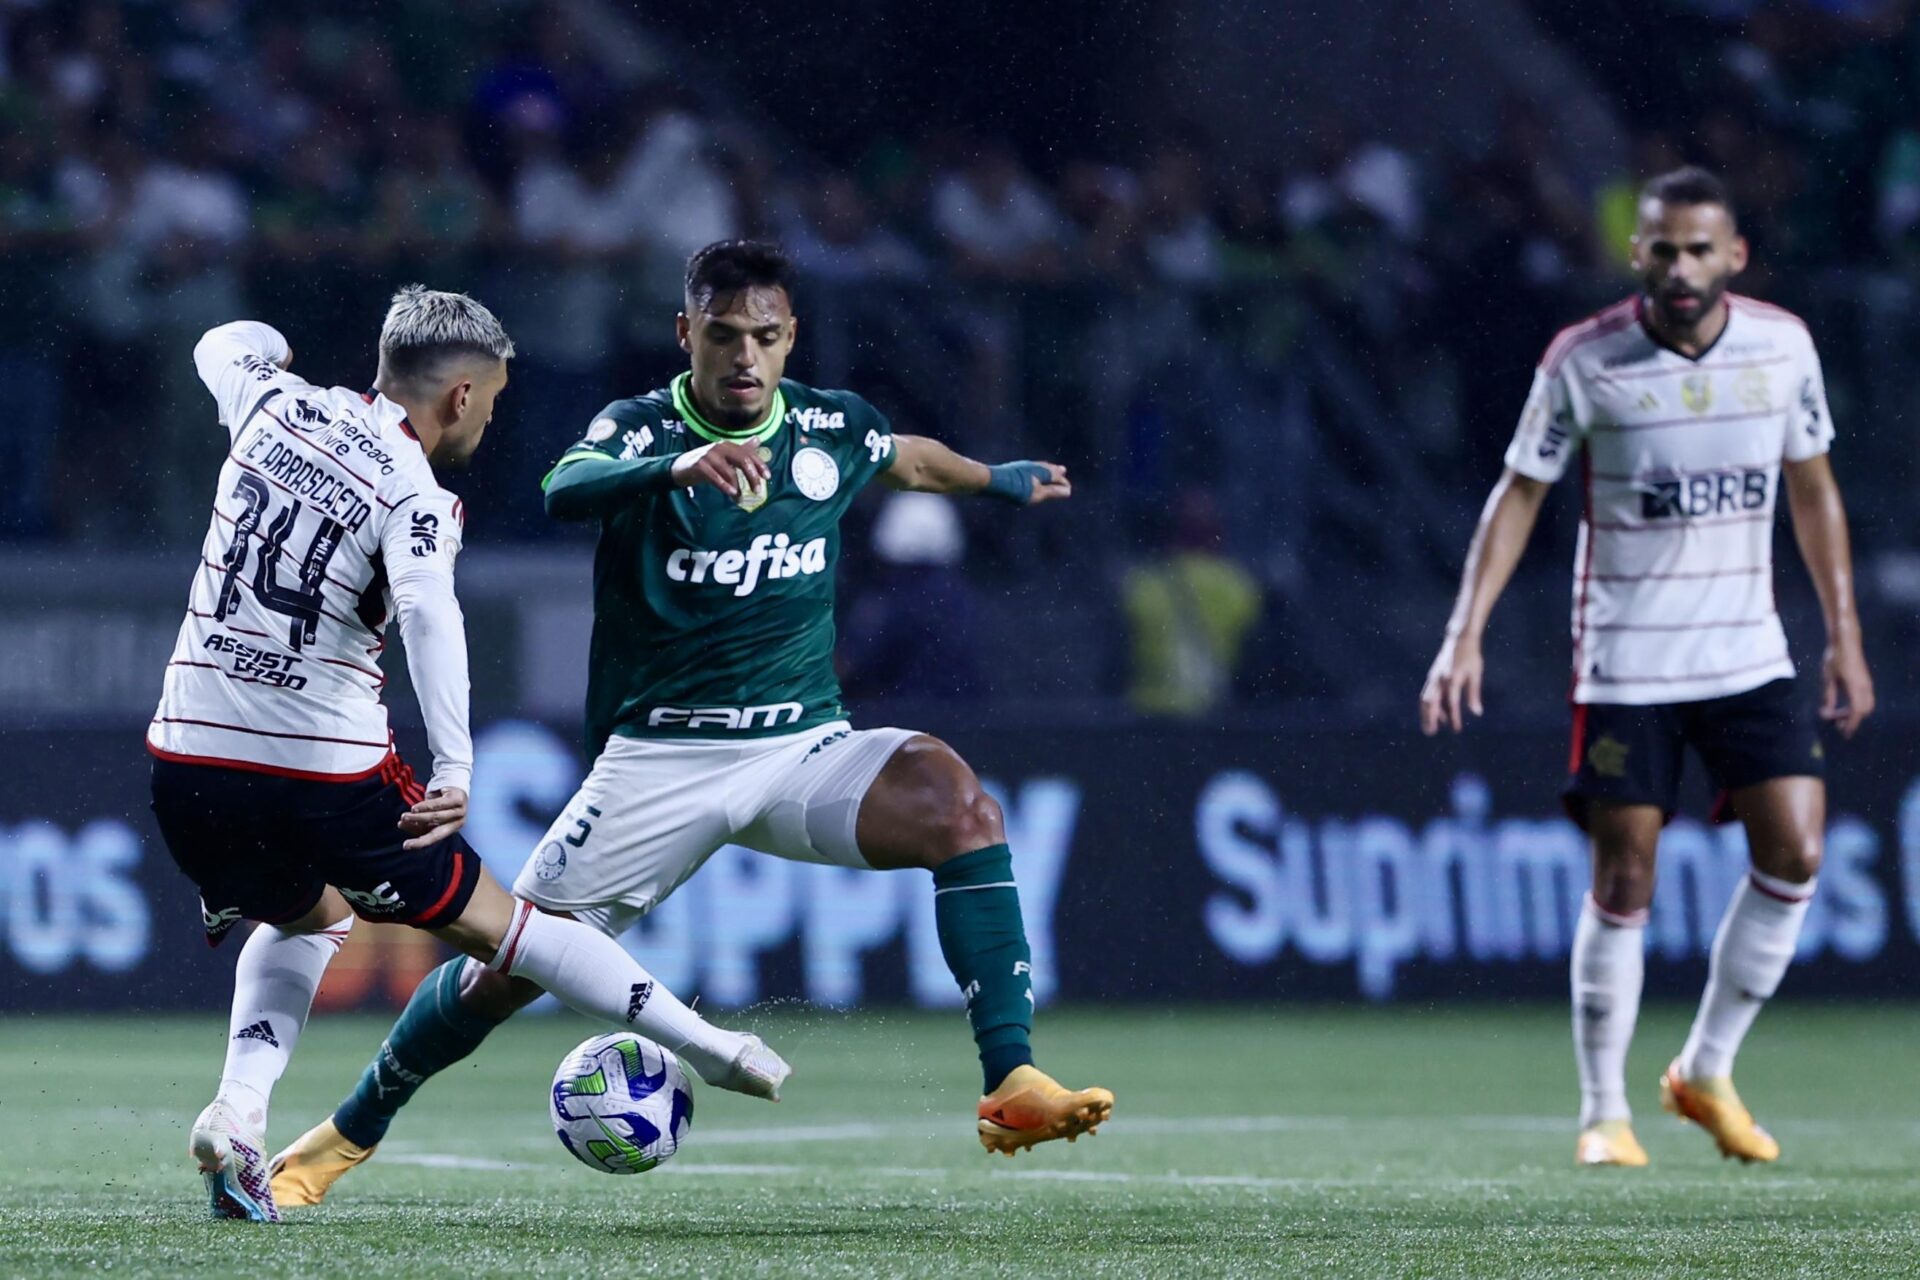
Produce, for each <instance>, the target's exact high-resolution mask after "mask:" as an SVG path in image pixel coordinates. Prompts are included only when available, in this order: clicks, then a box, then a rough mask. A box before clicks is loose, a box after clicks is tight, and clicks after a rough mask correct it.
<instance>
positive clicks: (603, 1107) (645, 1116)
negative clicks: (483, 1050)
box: [551, 1031, 693, 1173]
mask: <svg viewBox="0 0 1920 1280" xmlns="http://www.w3.org/2000/svg"><path fill="white" fill-rule="evenodd" d="M551 1112H552V1115H553V1131H554V1132H555V1133H557V1134H559V1135H560V1141H561V1143H562V1144H563V1145H564V1146H565V1147H566V1149H567V1150H569V1151H571V1152H573V1156H574V1159H576V1160H578V1161H579V1162H580V1163H581V1164H584V1165H586V1166H587V1167H588V1168H590V1169H598V1170H599V1171H600V1172H601V1173H645V1172H646V1171H647V1170H649V1169H651V1168H653V1167H654V1166H656V1165H658V1164H659V1163H660V1162H661V1161H663V1160H667V1159H670V1158H671V1157H672V1156H673V1153H674V1152H676V1151H678V1150H679V1149H680V1144H681V1143H683V1142H685V1141H686V1140H687V1131H688V1130H689V1129H690V1128H692V1126H693V1086H692V1085H691V1084H690V1083H688V1081H687V1074H686V1072H685V1071H683V1070H681V1069H680V1061H679V1059H677V1058H675V1057H674V1056H673V1055H672V1054H671V1053H668V1052H667V1051H666V1050H665V1049H663V1048H661V1047H660V1046H659V1045H657V1044H655V1043H654V1042H653V1041H651V1040H644V1039H642V1038H641V1037H639V1036H636V1035H634V1034H633V1033H632V1032H629V1031H617V1032H614V1033H613V1034H611V1035H604V1036H595V1037H594V1038H593V1039H591V1040H587V1041H585V1042H583V1043H581V1044H579V1045H577V1046H575V1048H574V1050H573V1052H572V1053H569V1054H568V1055H567V1056H566V1057H565V1058H563V1059H562V1060H561V1062H560V1069H559V1070H558V1071H556V1072H554V1074H553V1100H552V1106H551Z"/></svg>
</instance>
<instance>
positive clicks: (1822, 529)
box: [1784, 454, 1874, 738]
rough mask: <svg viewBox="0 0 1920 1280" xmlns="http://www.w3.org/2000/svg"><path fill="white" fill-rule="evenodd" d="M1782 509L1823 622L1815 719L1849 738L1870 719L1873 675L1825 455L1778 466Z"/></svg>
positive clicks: (1842, 512) (1842, 515) (1836, 487)
mask: <svg viewBox="0 0 1920 1280" xmlns="http://www.w3.org/2000/svg"><path fill="white" fill-rule="evenodd" d="M1784 470H1785V473H1786V478H1787V508H1788V510H1790V511H1792V512H1793V536H1794V540H1795V541H1796V542H1798V543H1799V544H1800V558H1801V559H1802V560H1804V561H1806V564H1807V573H1808V575H1809V576H1811V577H1812V578H1813V589H1814V590H1815V591H1816V592H1818V593H1819V595H1820V611H1821V612H1822V613H1823V614H1825V615H1826V621H1827V653H1826V658H1825V660H1824V662H1823V663H1822V676H1823V681H1824V685H1825V689H1824V692H1823V694H1822V696H1821V702H1820V717H1821V718H1822V719H1823V720H1831V721H1833V722H1834V723H1835V724H1836V725H1837V726H1838V727H1839V729H1840V732H1841V733H1842V734H1844V735H1845V736H1847V737H1849V738H1851V737H1852V736H1853V733H1854V730H1856V729H1858V728H1859V727H1860V722H1861V721H1862V720H1865V719H1866V718H1867V717H1868V716H1870V715H1872V714H1873V702H1874V698H1873V676H1872V674H1871V673H1870V672H1869V671H1868V670H1867V655H1866V650H1865V649H1864V648H1862V647H1861V643H1860V613H1859V609H1858V608H1857V606H1856V605H1855V603H1854V596H1853V548H1852V542H1851V539H1850V538H1849V537H1848V534H1847V508H1846V504H1845V503H1843V502H1842V501H1841V499H1840V482H1839V481H1838V480H1836V479H1835V478H1834V474H1833V466H1832V464H1831V463H1830V462H1829V461H1828V459H1827V456H1826V455H1825V454H1820V455H1819V456H1817V457H1813V458H1808V459H1807V460H1806V461H1804V462H1787V463H1785V464H1784Z"/></svg>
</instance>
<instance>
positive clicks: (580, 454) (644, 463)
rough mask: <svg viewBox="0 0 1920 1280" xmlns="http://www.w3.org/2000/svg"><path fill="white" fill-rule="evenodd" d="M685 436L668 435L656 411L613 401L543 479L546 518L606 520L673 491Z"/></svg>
mask: <svg viewBox="0 0 1920 1280" xmlns="http://www.w3.org/2000/svg"><path fill="white" fill-rule="evenodd" d="M685 445H686V437H685V435H684V433H676V432H669V431H668V430H667V429H666V427H665V425H664V423H663V422H662V419H661V417H660V414H659V411H658V410H656V409H654V408H651V407H650V406H648V405H647V404H646V403H645V402H644V401H639V400H616V401H614V402H613V403H612V404H610V405H608V406H607V407H606V408H604V409H602V410H601V411H600V412H599V413H597V414H595V415H594V416H593V421H592V422H591V423H589V424H588V426H587V433H586V434H585V435H584V436H582V437H581V438H580V439H579V440H577V441H575V442H574V443H573V444H571V445H569V446H568V447H567V450H566V452H564V453H562V454H561V455H560V459H559V461H557V462H555V463H554V464H553V470H551V471H549V472H547V474H546V477H545V479H543V480H541V482H540V488H541V490H542V491H543V492H544V493H545V494H546V503H547V514H548V515H551V516H553V517H555V518H556V519H560V520H579V519H585V518H588V517H592V516H602V515H607V514H609V513H611V512H613V511H615V510H617V509H619V508H620V507H621V506H623V505H625V504H626V503H629V502H631V501H633V500H634V499H635V498H638V497H642V496H645V495H647V494H651V493H664V492H666V490H667V489H669V488H670V487H672V483H673V463H674V460H675V459H676V458H678V457H679V456H680V454H681V453H682V452H683V451H684V449H685Z"/></svg>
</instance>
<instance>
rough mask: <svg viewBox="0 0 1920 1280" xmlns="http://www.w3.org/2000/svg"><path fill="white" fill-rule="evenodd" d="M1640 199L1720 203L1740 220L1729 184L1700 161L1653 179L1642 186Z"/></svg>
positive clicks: (1680, 202) (1665, 201)
mask: <svg viewBox="0 0 1920 1280" xmlns="http://www.w3.org/2000/svg"><path fill="white" fill-rule="evenodd" d="M1640 199H1641V200H1643V201H1646V200H1658V201H1659V202H1660V203H1661V204H1717V205H1719V206H1720V207H1721V208H1722V209H1725V210H1726V211H1727V217H1728V218H1729V219H1730V220H1734V221H1738V219H1736V218H1734V212H1733V197H1732V195H1730V194H1729V193H1728V191H1727V184H1726V183H1724V182H1722V181H1721V180H1720V175H1719V174H1717V173H1714V172H1713V171H1711V170H1709V169H1702V168H1701V167H1700V166H1699V165H1696V164H1690V165H1688V166H1686V167H1685V168H1683V169H1675V170H1673V171H1672V172H1670V173H1663V174H1661V175H1660V176H1659V177H1657V178H1652V179H1649V180H1648V182H1647V185H1646V186H1644V187H1642V188H1640Z"/></svg>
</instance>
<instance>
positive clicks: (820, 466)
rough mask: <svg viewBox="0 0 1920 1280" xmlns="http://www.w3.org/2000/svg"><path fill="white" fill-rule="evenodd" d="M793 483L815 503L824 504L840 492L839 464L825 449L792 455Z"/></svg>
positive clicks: (809, 449) (802, 451) (807, 450)
mask: <svg viewBox="0 0 1920 1280" xmlns="http://www.w3.org/2000/svg"><path fill="white" fill-rule="evenodd" d="M793 483H794V485H795V486H796V487H797V488H798V489H799V490H800V492H802V493H804V494H806V495H807V496H808V497H809V498H812V499H813V500H814V501H815V502H825V501H826V500H827V499H828V498H831V497H832V496H833V495H834V494H835V493H837V492H839V490H840V464H839V463H837V462H835V461H834V460H833V455H832V454H830V453H828V452H827V451H826V450H825V449H814V448H807V449H802V450H800V451H799V452H798V453H796V454H794V455H793Z"/></svg>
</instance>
